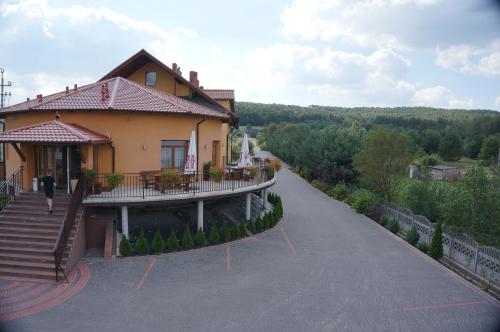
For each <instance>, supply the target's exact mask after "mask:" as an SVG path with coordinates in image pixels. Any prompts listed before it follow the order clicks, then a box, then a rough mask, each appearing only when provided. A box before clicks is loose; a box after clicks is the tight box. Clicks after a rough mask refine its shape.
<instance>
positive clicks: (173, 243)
mask: <svg viewBox="0 0 500 332" xmlns="http://www.w3.org/2000/svg"><path fill="white" fill-rule="evenodd" d="M167 249H168V250H169V251H175V250H177V249H179V240H178V239H177V236H176V235H175V232H174V230H171V231H170V236H169V237H168V239H167Z"/></svg>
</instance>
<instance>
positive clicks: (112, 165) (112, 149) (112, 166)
mask: <svg viewBox="0 0 500 332" xmlns="http://www.w3.org/2000/svg"><path fill="white" fill-rule="evenodd" d="M109 147H110V148H111V172H113V173H114V172H115V147H114V146H113V143H111V142H110V143H109Z"/></svg>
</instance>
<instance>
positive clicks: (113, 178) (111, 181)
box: [106, 172, 125, 191]
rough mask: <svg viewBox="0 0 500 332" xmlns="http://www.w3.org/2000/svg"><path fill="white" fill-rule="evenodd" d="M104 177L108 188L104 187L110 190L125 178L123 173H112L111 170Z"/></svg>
mask: <svg viewBox="0 0 500 332" xmlns="http://www.w3.org/2000/svg"><path fill="white" fill-rule="evenodd" d="M106 179H107V181H108V185H109V188H106V189H107V190H109V191H111V190H113V189H115V188H116V187H118V186H119V185H120V184H121V183H122V182H123V180H124V179H125V175H123V174H122V173H118V172H116V173H113V172H110V173H108V174H106Z"/></svg>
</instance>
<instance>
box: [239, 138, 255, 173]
mask: <svg viewBox="0 0 500 332" xmlns="http://www.w3.org/2000/svg"><path fill="white" fill-rule="evenodd" d="M250 166H252V160H251V159H250V149H249V148H248V135H247V134H245V136H243V143H241V151H240V160H238V167H250Z"/></svg>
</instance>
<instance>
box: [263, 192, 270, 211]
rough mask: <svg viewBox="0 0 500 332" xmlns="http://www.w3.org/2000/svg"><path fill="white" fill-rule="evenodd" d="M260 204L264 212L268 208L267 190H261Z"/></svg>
mask: <svg viewBox="0 0 500 332" xmlns="http://www.w3.org/2000/svg"><path fill="white" fill-rule="evenodd" d="M262 203H263V204H262V205H263V206H264V211H266V210H267V208H268V206H269V204H268V202H267V189H263V190H262Z"/></svg>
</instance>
